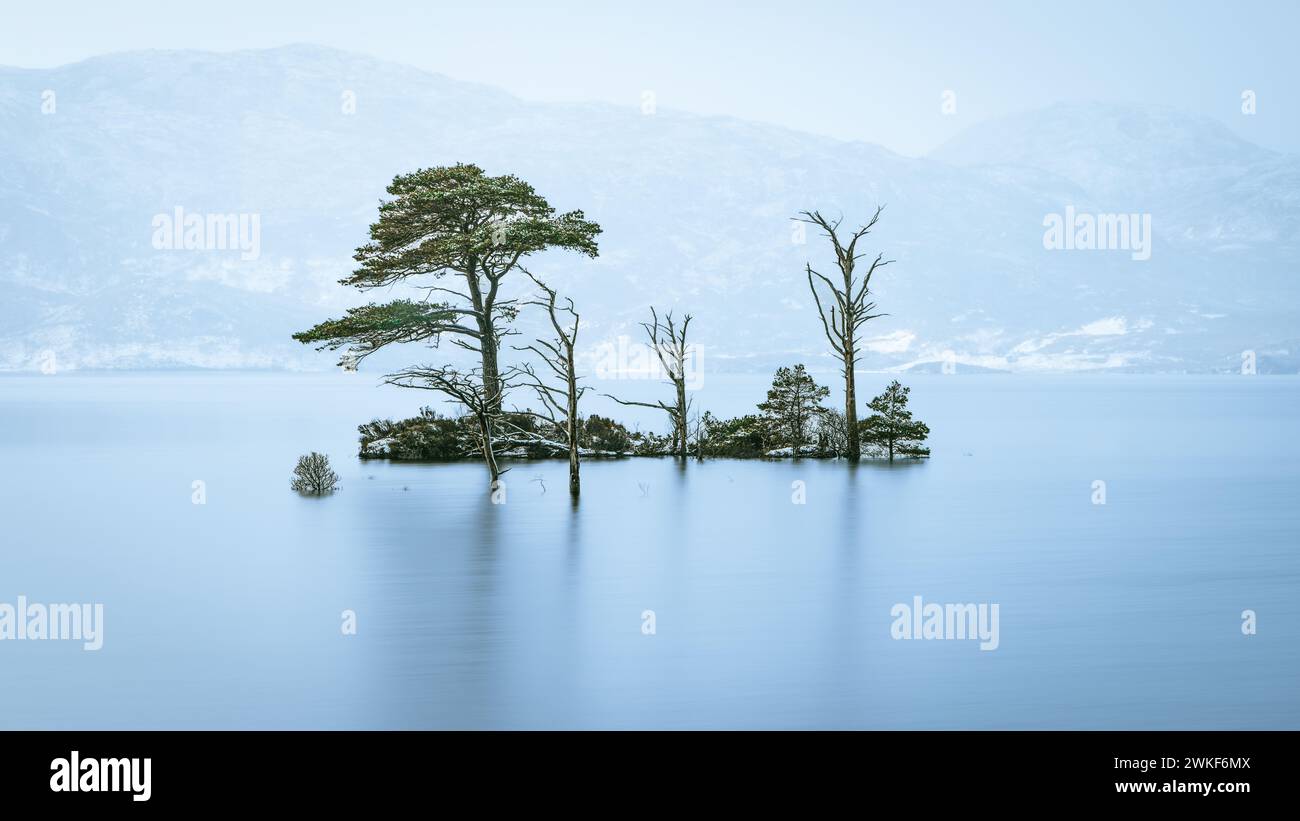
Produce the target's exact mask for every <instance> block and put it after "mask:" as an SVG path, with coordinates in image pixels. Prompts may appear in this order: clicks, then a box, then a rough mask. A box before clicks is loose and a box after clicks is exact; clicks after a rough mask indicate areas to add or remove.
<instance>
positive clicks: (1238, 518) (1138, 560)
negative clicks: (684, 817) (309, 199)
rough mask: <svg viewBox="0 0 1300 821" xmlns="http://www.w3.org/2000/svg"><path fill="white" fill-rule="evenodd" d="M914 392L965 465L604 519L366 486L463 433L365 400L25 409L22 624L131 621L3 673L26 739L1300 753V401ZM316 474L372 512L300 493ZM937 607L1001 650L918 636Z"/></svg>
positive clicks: (590, 468)
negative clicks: (872, 733)
mask: <svg viewBox="0 0 1300 821" xmlns="http://www.w3.org/2000/svg"><path fill="white" fill-rule="evenodd" d="M766 381H767V380H766V379H764V378H763V377H753V378H748V377H733V378H726V379H724V378H721V377H719V378H717V379H715V380H713V381H712V382H710V383H709V385H708V386H707V387H706V389H705V390H702V391H700V392H699V393H698V394H697V397H696V399H697V402H698V403H700V406H701V407H703V408H710V409H714V410H715V412H722V413H728V414H731V413H738V412H744V411H745V410H747V406H752V404H753V403H754V402H756V401H759V400H760V399H761V397H762V392H763V388H764V386H765V382H766ZM863 381H864V382H865V383H866V384H865V386H864V387H863V388H861V389H860V390H862V391H863V392H864V394H865V393H866V392H867V391H871V392H876V391H878V390H879V388H880V387H881V386H883V384H884V383H885V382H886V381H888V377H885V376H883V375H864V377H863ZM909 381H910V384H912V385H913V386H914V390H913V404H914V405H915V409H916V411H917V414H918V416H919V417H921V418H923V419H924V420H925V421H927V422H928V423H929V424H930V426H931V428H932V429H933V430H934V436H933V441H932V446H933V451H934V457H933V459H931V460H930V461H929V462H928V463H923V464H907V465H895V466H893V467H889V466H882V465H874V464H864V465H862V466H859V467H858V468H856V469H853V468H851V467H850V466H848V465H846V464H844V463H836V462H827V461H816V460H805V461H800V462H792V461H784V462H759V461H724V460H718V461H708V462H705V463H702V464H700V463H694V462H692V463H690V464H688V465H686V466H684V467H683V466H681V465H678V464H676V463H675V462H673V461H672V460H668V459H626V460H618V461H603V462H594V461H593V462H588V463H586V464H584V466H583V477H584V492H583V496H582V499H581V501H580V503H579V504H578V505H577V506H576V507H575V506H574V505H572V504H571V503H570V500H569V498H568V496H567V494H566V493H564V492H563V491H564V488H565V470H566V465H565V463H564V462H562V461H554V462H532V463H517V464H516V465H515V466H514V468H513V470H512V471H511V472H510V473H509V474H507V477H506V479H507V496H506V503H505V504H503V505H493V504H491V503H490V500H489V497H488V495H487V493H486V492H485V482H486V479H485V476H484V472H483V469H482V468H481V467H480V466H478V465H475V464H454V465H416V464H393V463H386V462H361V461H359V460H357V459H356V458H355V452H356V441H355V426H356V424H357V423H359V422H362V421H366V420H368V419H370V418H372V417H374V416H391V415H407V414H409V413H411V412H412V411H414V409H415V408H416V407H418V405H419V404H421V403H422V402H426V401H429V399H430V397H428V396H425V395H418V396H413V395H412V393H411V392H405V393H404V392H402V391H398V390H396V389H391V388H389V389H380V388H376V387H375V386H374V382H373V380H372V379H369V378H366V377H360V378H353V377H349V376H344V375H340V374H331V375H329V376H290V375H282V374H242V375H220V374H218V375H205V374H184V373H180V374H149V375H113V376H106V375H77V374H60V375H56V376H50V377H3V378H0V516H2V518H3V529H2V530H0V533H3V536H0V542H2V545H0V601H7V602H10V603H13V602H15V601H16V599H17V596H18V595H20V594H23V595H26V596H27V598H28V600H30V601H43V602H101V603H103V604H104V608H105V621H106V624H105V627H106V630H105V640H104V647H103V649H102V650H100V651H98V652H85V651H83V650H82V649H81V647H80V644H78V643H75V642H66V641H44V642H41V641H4V642H0V663H3V664H4V669H5V673H6V674H5V675H4V676H3V677H0V704H3V705H4V706H3V707H0V726H3V727H5V728H15V727H29V728H65V727H66V728H101V727H102V728H109V727H126V728H191V727H192V728H299V727H303V728H395V727H411V728H440V727H456V728H484V727H494V728H495V727H523V728H550V727H561V728H615V727H618V728H622V727H632V728H638V727H639V728H674V727H689V728H708V727H724V728H725V727H779V728H826V727H855V728H856V727H863V728H911V727H919V728H944V727H959V728H998V727H1005V728H1059V727H1063V728H1146V727H1151V728H1257V727H1258V728H1270V727H1285V728H1300V686H1298V685H1300V603H1297V588H1298V583H1300V551H1298V550H1297V545H1298V544H1300V507H1298V506H1297V504H1296V500H1297V496H1298V493H1300V459H1298V458H1297V457H1300V437H1297V435H1296V433H1297V422H1298V421H1300V419H1298V418H1297V414H1298V412H1300V380H1297V379H1292V378H1286V377H1256V378H1249V377H1237V378H1231V377H1136V376H1129V377H1069V378H1066V377H1059V378H1028V377H991V376H957V377H943V376H930V377H916V378H913V379H911V380H909ZM877 383H879V384H877ZM602 389H603V388H602ZM593 408H594V409H597V406H595V405H593ZM598 409H600V410H602V411H604V410H608V408H598ZM620 415H621V416H627V415H628V414H620ZM638 421H640V422H641V423H642V424H643V425H644V426H646V427H650V426H659V420H658V419H656V418H654V417H653V416H648V417H643V418H641V419H639V420H638ZM309 450H320V451H324V452H327V453H328V454H329V455H330V456H331V457H332V459H333V461H334V463H335V468H336V470H337V471H338V472H339V473H340V474H341V475H342V480H343V481H342V490H341V491H340V492H339V493H337V494H335V495H334V496H332V497H329V498H325V499H309V498H302V497H300V496H298V495H296V494H294V493H292V492H290V491H289V489H288V480H289V473H290V470H291V468H292V466H293V463H294V460H295V458H296V457H297V456H298V455H299V454H301V453H305V452H307V451H309ZM196 480H199V481H202V482H204V483H205V487H206V504H202V505H198V504H194V503H193V500H192V496H193V484H192V483H193V482H194V481H196ZM1095 480H1102V481H1104V482H1105V483H1106V504H1105V505H1096V504H1093V495H1094V491H1093V483H1094V481H1095ZM794 482H803V483H804V487H805V488H806V504H802V505H798V504H794V503H792V492H793V491H792V487H793V485H792V483H794ZM916 595H920V596H923V598H924V600H925V601H933V602H941V603H942V602H988V603H998V604H999V606H1000V646H999V648H998V649H997V650H996V651H992V652H981V651H980V650H979V648H978V646H977V643H975V642H970V641H895V640H893V639H891V637H890V624H891V621H892V619H891V617H890V608H891V607H892V606H893V605H894V604H895V603H899V602H909V603H910V602H911V601H912V597H913V596H916ZM345 609H350V610H353V611H355V612H356V614H357V625H358V632H357V634H356V635H354V636H345V635H342V633H341V630H340V625H341V613H342V611H344V610H345ZM1245 609H1252V610H1255V611H1256V613H1257V614H1258V634H1257V635H1254V636H1244V635H1242V632H1241V629H1240V625H1241V613H1242V611H1243V610H1245ZM646 610H653V611H654V613H655V623H656V625H655V626H656V632H655V633H654V634H653V635H645V634H643V632H642V614H643V612H644V611H646Z"/></svg>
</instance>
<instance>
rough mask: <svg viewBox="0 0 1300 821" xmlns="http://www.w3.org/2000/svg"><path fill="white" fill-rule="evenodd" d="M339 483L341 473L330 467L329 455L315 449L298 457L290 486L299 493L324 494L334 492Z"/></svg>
mask: <svg viewBox="0 0 1300 821" xmlns="http://www.w3.org/2000/svg"><path fill="white" fill-rule="evenodd" d="M338 484H339V475H338V474H337V473H335V472H334V470H333V469H332V468H331V467H330V460H329V457H328V456H326V455H325V454H323V453H317V452H316V451H314V450H313V451H312V452H311V453H309V454H308V455H306V456H299V457H298V464H297V465H296V466H295V467H294V469H293V479H292V480H291V481H290V482H289V487H290V488H292V489H294V490H296V491H298V492H299V493H309V494H312V495H314V496H324V495H325V494H326V493H333V492H334V490H335V489H336V488H337V487H338Z"/></svg>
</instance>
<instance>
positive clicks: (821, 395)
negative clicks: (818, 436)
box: [758, 365, 830, 456]
mask: <svg viewBox="0 0 1300 821" xmlns="http://www.w3.org/2000/svg"><path fill="white" fill-rule="evenodd" d="M829 393H830V389H829V388H825V387H823V386H821V385H818V384H817V383H816V382H815V381H813V378H812V377H811V376H809V375H808V372H807V371H806V370H804V366H803V365H795V366H794V367H793V368H778V369H777V372H776V376H774V377H773V378H772V387H771V388H769V389H768V391H767V401H766V402H763V403H761V404H760V405H759V406H758V409H759V410H760V411H762V412H763V418H764V421H765V422H766V423H767V426H768V428H769V430H771V431H772V434H773V437H774V439H776V440H777V441H782V440H783V441H787V442H789V444H790V447H791V448H792V449H793V452H794V455H795V456H798V455H799V453H800V451H801V450H802V448H803V446H804V445H805V444H806V443H808V442H809V440H810V438H811V436H810V430H809V428H810V427H811V426H812V421H813V419H815V418H816V417H818V416H819V415H821V414H822V413H825V411H826V409H825V408H824V407H822V405H821V401H822V400H823V399H825V398H826V397H827V395H828V394H829Z"/></svg>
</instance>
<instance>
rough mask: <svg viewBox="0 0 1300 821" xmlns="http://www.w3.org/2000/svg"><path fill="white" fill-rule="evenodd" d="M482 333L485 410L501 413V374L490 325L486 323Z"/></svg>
mask: <svg viewBox="0 0 1300 821" xmlns="http://www.w3.org/2000/svg"><path fill="white" fill-rule="evenodd" d="M487 324H488V328H487V333H485V334H484V340H483V344H482V349H483V394H484V398H485V399H486V401H487V410H488V412H489V413H491V414H493V415H497V414H500V413H501V400H502V398H503V397H502V396H501V375H500V371H499V370H498V368H497V348H496V342H495V338H493V337H494V336H495V335H494V334H492V325H491V323H490V322H489V323H487Z"/></svg>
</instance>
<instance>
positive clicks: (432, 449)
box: [357, 407, 669, 462]
mask: <svg viewBox="0 0 1300 821" xmlns="http://www.w3.org/2000/svg"><path fill="white" fill-rule="evenodd" d="M357 432H358V433H359V434H360V438H361V456H362V457H363V458H382V459H398V460H409V461H430V462H451V461H457V460H460V459H477V458H480V456H481V452H480V447H479V440H478V427H477V424H476V422H475V420H474V419H473V417H471V416H468V415H466V416H458V417H449V416H443V415H440V414H439V413H438V412H437V411H435V410H433V409H431V408H427V407H425V408H421V409H420V413H419V415H418V416H415V417H413V418H411V419H401V420H398V421H392V420H388V419H375V420H373V421H370V422H367V423H366V424H364V425H359V426H358V427H357ZM493 441H494V446H495V447H497V448H499V449H501V452H502V454H503V455H509V456H513V457H517V458H525V459H546V458H550V457H555V456H562V455H564V454H565V453H567V448H566V447H565V446H564V444H563V442H564V433H563V432H562V431H561V430H558V429H557V428H556V427H555V426H554V425H552V424H551V423H550V422H548V421H546V420H544V419H539V418H538V417H537V416H534V415H532V414H530V413H503V414H502V415H501V419H500V424H498V425H497V427H496V437H495V439H494V440H493ZM668 441H669V440H668V439H667V438H666V437H656V436H654V435H653V434H639V433H638V434H632V433H629V432H628V430H627V428H625V427H623V425H621V424H619V423H618V422H615V421H614V420H612V419H607V418H605V417H603V416H596V415H592V416H589V417H587V418H586V419H584V420H582V423H581V425H580V427H579V436H578V446H579V447H580V448H582V449H583V450H586V451H590V452H594V453H601V454H619V455H621V454H626V453H638V454H640V455H652V454H653V455H658V453H659V452H667V445H665V444H663V443H666V442H668ZM656 448H658V449H659V450H658V451H656Z"/></svg>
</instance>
